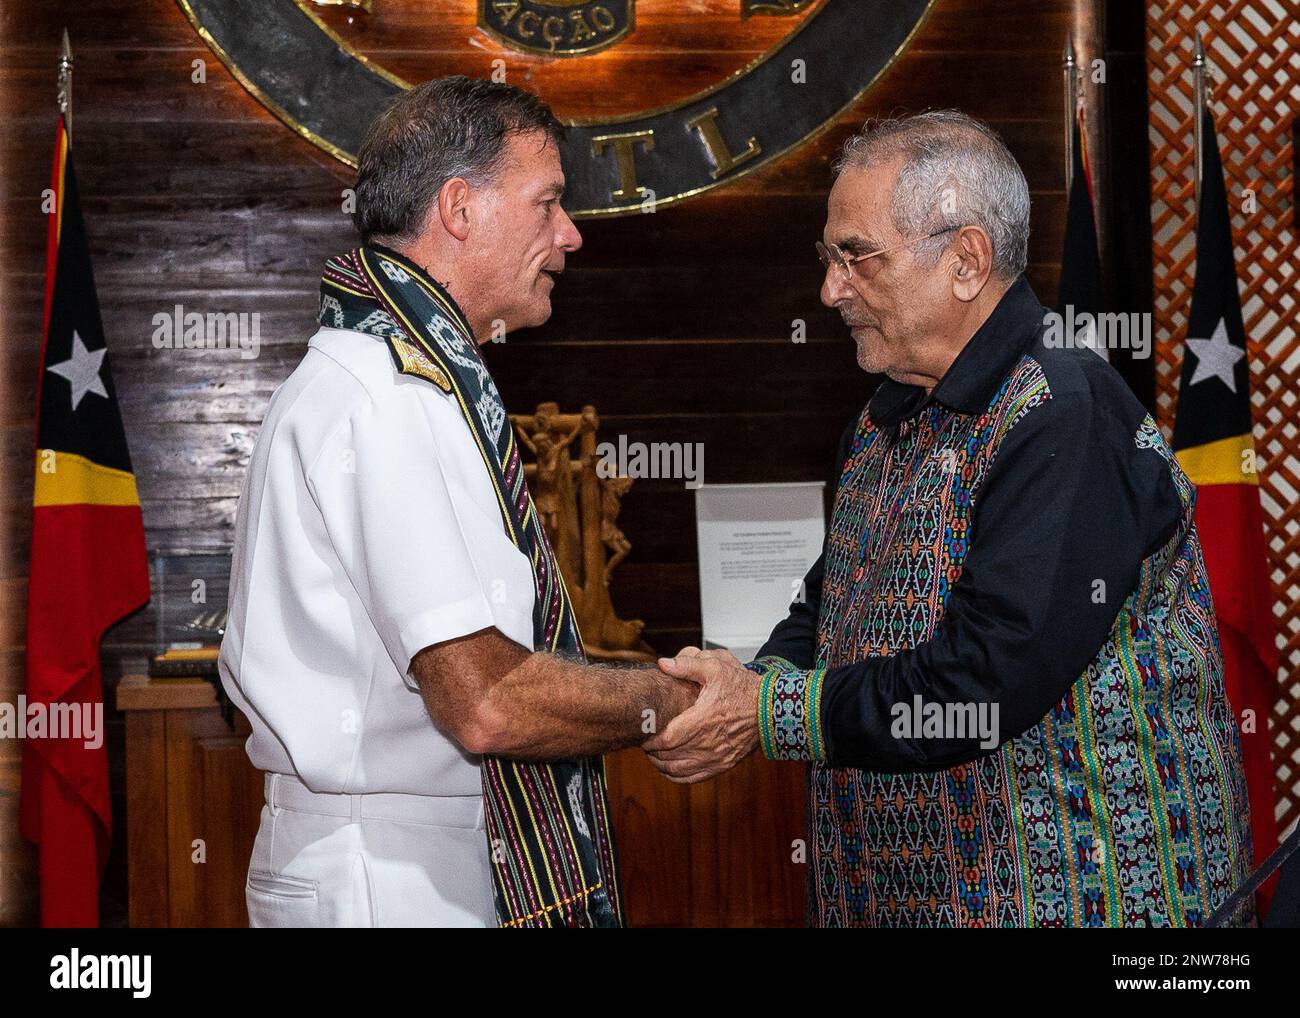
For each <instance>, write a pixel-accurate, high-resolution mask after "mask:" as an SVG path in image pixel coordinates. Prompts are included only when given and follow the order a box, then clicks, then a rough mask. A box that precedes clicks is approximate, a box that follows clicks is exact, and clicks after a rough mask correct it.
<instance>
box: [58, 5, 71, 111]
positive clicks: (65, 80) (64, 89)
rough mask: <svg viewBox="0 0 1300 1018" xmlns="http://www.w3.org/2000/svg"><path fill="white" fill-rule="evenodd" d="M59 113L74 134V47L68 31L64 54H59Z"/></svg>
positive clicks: (64, 41) (65, 30)
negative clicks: (69, 40) (69, 39)
mask: <svg viewBox="0 0 1300 1018" xmlns="http://www.w3.org/2000/svg"><path fill="white" fill-rule="evenodd" d="M58 102H59V113H60V114H62V116H63V122H64V123H65V124H66V125H67V130H68V134H71V133H72V45H71V44H70V43H69V42H68V30H67V29H66V28H65V29H64V30H63V52H62V53H60V54H59V93H58Z"/></svg>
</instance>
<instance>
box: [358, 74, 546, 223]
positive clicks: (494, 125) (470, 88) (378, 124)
mask: <svg viewBox="0 0 1300 1018" xmlns="http://www.w3.org/2000/svg"><path fill="white" fill-rule="evenodd" d="M529 131H544V132H545V133H546V134H547V135H549V136H550V137H551V138H552V139H554V141H555V143H556V144H557V145H558V144H559V143H560V142H561V141H562V140H563V138H564V125H562V124H561V123H560V121H559V120H558V119H556V116H555V114H554V113H552V112H551V108H550V107H549V106H547V105H546V103H544V102H543V101H542V100H541V99H539V98H538V97H537V96H535V95H533V93H531V92H526V91H524V90H523V89H522V88H516V87H515V86H514V85H507V84H504V83H501V82H494V81H483V80H481V79H479V78H467V77H465V76H463V75H456V76H455V77H450V78H438V79H435V80H434V81H426V82H425V83H424V84H422V85H417V86H416V87H415V88H413V89H411V90H410V91H408V92H404V93H402V94H401V95H399V96H398V97H397V98H396V99H395V100H394V101H393V102H392V103H391V104H390V105H389V106H388V108H387V109H385V110H384V112H383V113H381V114H380V115H379V116H378V117H376V118H375V121H374V123H373V124H371V125H370V129H369V130H368V131H367V132H366V138H365V141H364V142H362V144H361V151H360V153H358V156H357V184H356V211H354V212H353V213H352V222H353V224H354V225H355V226H356V228H357V232H358V233H360V234H361V240H362V242H363V243H367V244H368V243H370V241H371V240H372V239H374V238H383V239H393V240H405V241H410V240H414V239H415V237H416V235H417V234H418V233H419V232H420V230H421V228H422V227H423V226H424V221H425V217H426V216H427V215H428V212H429V208H430V206H432V204H433V203H434V201H435V200H436V199H437V197H438V192H439V190H441V189H442V185H443V184H445V183H446V182H447V181H449V180H451V179H452V178H453V177H464V178H465V179H466V180H468V181H470V182H471V183H474V184H480V183H486V182H490V181H491V179H492V177H493V176H494V174H495V172H496V170H497V169H498V168H499V164H500V161H501V155H502V152H503V151H504V150H505V145H506V140H507V139H508V138H509V136H510V135H512V134H517V133H527V132H529Z"/></svg>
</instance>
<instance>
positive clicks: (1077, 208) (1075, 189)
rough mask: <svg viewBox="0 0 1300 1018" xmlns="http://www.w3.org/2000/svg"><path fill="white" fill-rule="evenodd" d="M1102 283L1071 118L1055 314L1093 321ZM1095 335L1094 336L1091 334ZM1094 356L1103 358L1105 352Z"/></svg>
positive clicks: (1083, 167)
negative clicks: (1069, 169)
mask: <svg viewBox="0 0 1300 1018" xmlns="http://www.w3.org/2000/svg"><path fill="white" fill-rule="evenodd" d="M1103 301H1104V298H1103V295H1102V281H1101V256H1100V254H1098V244H1097V222H1096V219H1095V218H1094V217H1093V209H1092V193H1091V189H1090V188H1089V186H1088V169H1087V164H1086V162H1085V161H1084V158H1083V132H1082V131H1081V130H1080V127H1079V118H1078V117H1077V116H1076V117H1075V118H1074V174H1073V180H1072V182H1071V185H1070V204H1069V208H1068V210H1067V212H1066V219H1065V245H1064V248H1063V250H1062V252H1061V287H1060V290H1059V292H1058V295H1057V300H1056V310H1057V313H1058V314H1060V315H1061V316H1062V318H1063V319H1064V320H1065V321H1067V322H1069V321H1072V319H1071V317H1070V316H1071V309H1072V313H1073V315H1075V316H1077V315H1080V314H1083V313H1085V312H1086V313H1087V314H1089V315H1091V316H1092V321H1094V322H1096V321H1097V316H1098V315H1099V314H1101V312H1102V311H1103V310H1104V307H1103ZM1093 335H1096V332H1094V333H1093ZM1096 349H1097V352H1098V353H1099V354H1101V355H1102V356H1103V357H1105V356H1106V348H1105V347H1104V346H1098V347H1097V348H1096Z"/></svg>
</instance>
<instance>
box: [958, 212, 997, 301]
mask: <svg viewBox="0 0 1300 1018" xmlns="http://www.w3.org/2000/svg"><path fill="white" fill-rule="evenodd" d="M951 251H952V253H953V254H954V255H955V256H956V258H955V261H954V262H953V268H952V292H953V296H954V297H956V298H957V299H958V300H960V301H964V302H966V303H969V302H970V301H973V300H974V299H975V298H976V297H978V296H979V295H980V291H981V290H983V289H984V284H985V283H987V282H988V280H989V275H990V274H991V273H992V272H993V242H992V241H991V240H990V239H989V235H988V234H987V233H985V232H984V230H983V229H981V228H980V227H978V226H963V227H962V228H961V229H960V230H958V231H957V237H956V239H954V241H953V243H952V247H951Z"/></svg>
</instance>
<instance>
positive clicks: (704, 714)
mask: <svg viewBox="0 0 1300 1018" xmlns="http://www.w3.org/2000/svg"><path fill="white" fill-rule="evenodd" d="M659 669H660V671H662V672H663V673H664V674H665V675H668V676H671V677H672V678H674V679H678V680H682V681H685V682H691V683H695V684H696V685H698V686H699V687H700V688H699V694H698V696H697V697H696V700H695V703H694V704H693V705H692V706H690V707H688V708H687V709H686V710H684V711H683V712H682V713H680V714H678V715H677V716H676V717H675V718H673V719H672V720H671V721H670V722H669V723H668V725H667V727H665V728H664V729H663V731H661V732H658V733H657V734H656V735H654V736H653V737H651V738H650V739H648V740H647V741H646V742H644V743H642V747H641V748H642V749H644V750H645V751H646V755H647V756H649V757H650V762H651V763H653V764H654V765H655V767H656V768H658V770H659V771H660V773H662V774H663V775H664V776H665V777H667V778H668V779H669V780H670V781H676V782H678V783H679V784H692V783H694V782H697V781H705V780H707V779H709V778H712V777H715V776H716V775H718V774H721V773H722V772H723V771H728V770H730V769H731V768H732V767H735V766H736V764H738V763H740V761H741V760H743V759H745V757H747V756H749V754H750V753H752V752H753V751H754V750H755V749H756V748H757V747H758V691H759V682H760V680H759V677H758V675H756V674H755V673H754V672H752V671H750V670H749V669H748V668H746V667H745V666H744V665H742V664H741V663H740V662H739V661H738V660H737V659H736V658H735V657H734V656H733V655H732V654H730V653H728V652H727V651H725V650H700V649H699V648H698V647H683V648H682V649H681V650H680V651H679V652H678V653H677V656H676V657H661V658H660V659H659Z"/></svg>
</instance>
